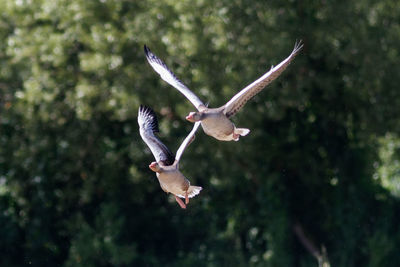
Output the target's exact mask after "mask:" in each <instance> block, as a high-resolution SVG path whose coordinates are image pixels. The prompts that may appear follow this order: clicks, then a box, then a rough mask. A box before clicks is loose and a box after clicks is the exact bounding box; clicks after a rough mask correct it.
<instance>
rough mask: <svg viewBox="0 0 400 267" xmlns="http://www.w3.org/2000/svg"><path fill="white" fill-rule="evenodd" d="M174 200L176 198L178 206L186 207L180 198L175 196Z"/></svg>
mask: <svg viewBox="0 0 400 267" xmlns="http://www.w3.org/2000/svg"><path fill="white" fill-rule="evenodd" d="M175 200H176V202H178V204H179V206H181V208H182V209H186V205H185V203H183V201H182V199H180V198H179V197H177V196H175Z"/></svg>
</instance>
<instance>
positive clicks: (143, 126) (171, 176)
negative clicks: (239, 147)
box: [138, 105, 202, 209]
mask: <svg viewBox="0 0 400 267" xmlns="http://www.w3.org/2000/svg"><path fill="white" fill-rule="evenodd" d="M138 124H139V128H140V136H141V137H142V139H143V141H144V142H145V143H146V144H147V146H148V147H149V148H150V150H151V152H152V154H153V156H154V157H155V159H156V161H153V162H152V163H150V165H149V168H150V169H151V170H152V171H154V172H155V173H156V175H157V178H158V181H159V182H160V186H161V188H162V190H164V191H165V192H167V193H172V194H173V195H174V196H175V200H176V202H178V204H179V206H181V208H182V209H185V208H186V204H188V203H189V198H192V197H194V196H196V195H197V194H199V193H200V191H201V189H202V188H201V187H200V186H192V185H190V182H189V180H188V179H186V178H185V176H183V174H182V173H181V172H180V171H179V160H180V158H181V156H182V154H183V151H184V150H185V149H186V147H187V146H188V145H189V144H190V143H191V142H192V141H193V140H194V134H195V133H196V131H197V129H198V128H199V126H200V123H195V124H194V126H193V129H192V131H191V132H190V133H189V135H188V136H187V137H186V138H185V140H184V141H183V142H182V144H181V145H180V147H179V149H178V151H177V152H176V157H175V158H174V155H173V154H172V153H171V151H170V150H169V149H168V148H167V147H166V146H165V145H164V144H163V143H162V142H161V141H160V140H159V139H158V138H157V136H155V134H154V133H155V132H159V129H158V121H157V116H156V114H155V113H154V111H153V110H152V109H151V108H150V107H146V106H142V105H141V106H140V107H139V115H138ZM180 198H184V199H185V203H183V201H182V200H181V199H180Z"/></svg>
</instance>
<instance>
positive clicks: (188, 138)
mask: <svg viewBox="0 0 400 267" xmlns="http://www.w3.org/2000/svg"><path fill="white" fill-rule="evenodd" d="M200 123H201V122H200V121H198V122H196V123H195V124H194V126H193V129H192V130H191V131H190V133H189V134H188V136H186V138H185V140H183V142H182V144H181V145H180V147H179V149H178V151H177V152H176V157H175V160H176V161H178V162H179V160H180V159H181V156H182V154H183V151H185V149H186V148H187V147H188V146H189V145H190V143H191V142H193V140H194V134H195V133H196V131H197V129H198V128H199V126H200Z"/></svg>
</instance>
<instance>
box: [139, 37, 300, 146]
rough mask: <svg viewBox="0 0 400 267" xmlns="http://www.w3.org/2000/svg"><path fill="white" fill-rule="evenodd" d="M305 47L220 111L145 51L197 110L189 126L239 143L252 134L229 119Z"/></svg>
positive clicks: (297, 47) (147, 56)
mask: <svg viewBox="0 0 400 267" xmlns="http://www.w3.org/2000/svg"><path fill="white" fill-rule="evenodd" d="M302 47H303V45H302V43H301V41H300V42H296V43H295V46H294V48H293V51H292V53H291V54H290V55H289V56H288V57H287V58H286V59H284V60H283V61H282V62H281V63H279V64H278V65H277V66H275V67H272V68H271V69H270V70H269V71H268V72H266V73H265V74H264V75H262V76H261V77H260V78H258V79H257V80H255V81H254V82H252V83H251V84H249V85H248V86H246V87H245V88H243V89H242V90H241V91H239V92H238V93H237V94H236V95H234V96H233V97H232V98H231V99H230V100H229V101H228V102H227V103H226V104H225V105H223V106H221V107H219V108H208V107H207V106H206V105H204V103H203V102H202V101H201V100H200V99H199V98H198V97H197V96H196V95H195V94H194V93H193V92H192V91H191V90H190V89H189V88H188V87H187V86H186V85H185V84H183V83H182V82H181V81H180V80H179V79H178V78H177V77H176V76H175V74H174V73H173V72H172V71H171V70H170V69H169V68H168V67H167V65H166V64H165V63H164V62H163V61H162V60H161V59H159V58H158V57H157V56H156V55H154V54H153V53H152V52H151V51H150V49H149V48H148V47H147V46H146V45H145V46H144V51H145V54H146V58H147V61H148V62H149V63H150V65H151V66H152V67H153V69H154V70H155V71H156V72H157V73H158V74H159V75H160V76H161V78H162V79H163V80H164V81H166V82H167V83H169V84H170V85H172V86H173V87H175V88H176V89H177V90H178V91H180V92H181V93H182V94H183V95H184V96H185V97H186V98H187V99H188V100H189V101H190V102H191V103H192V104H193V105H194V106H195V107H196V109H197V111H196V112H190V113H189V115H188V116H186V119H187V120H188V121H190V122H201V126H202V128H203V130H204V132H205V133H206V134H207V135H210V136H212V137H214V138H216V139H218V140H221V141H232V140H234V141H238V140H239V137H240V136H245V135H247V134H248V133H249V132H250V130H249V129H246V128H236V127H235V125H234V124H233V123H232V122H231V120H230V117H232V116H233V115H235V114H236V113H237V112H238V111H239V110H240V109H241V108H242V107H243V106H244V105H245V104H246V103H247V101H249V100H250V99H251V98H253V97H254V96H255V95H256V94H258V93H259V92H260V91H261V90H262V89H264V88H265V87H266V86H267V85H268V84H270V83H271V82H272V81H273V80H275V79H276V78H277V77H279V75H280V74H281V73H282V72H283V71H284V70H285V69H286V67H287V66H288V65H289V64H290V62H291V61H292V60H293V59H294V58H295V56H296V55H297V54H298V53H299V51H300V50H301V48H302Z"/></svg>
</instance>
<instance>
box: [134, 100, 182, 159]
mask: <svg viewBox="0 0 400 267" xmlns="http://www.w3.org/2000/svg"><path fill="white" fill-rule="evenodd" d="M138 124H139V128H140V136H141V137H142V139H143V141H144V142H145V143H146V144H147V146H148V147H149V148H150V150H151V153H153V156H154V158H155V159H156V161H157V162H162V163H163V164H164V165H167V166H169V165H172V164H173V163H174V161H175V158H174V154H172V152H171V151H170V150H169V149H168V147H166V146H165V145H164V144H163V143H162V142H161V141H160V140H159V139H158V138H157V136H155V135H154V133H155V132H159V129H158V121H157V116H156V114H155V113H154V111H153V110H152V109H151V108H150V107H147V106H142V105H140V107H139V114H138Z"/></svg>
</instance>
